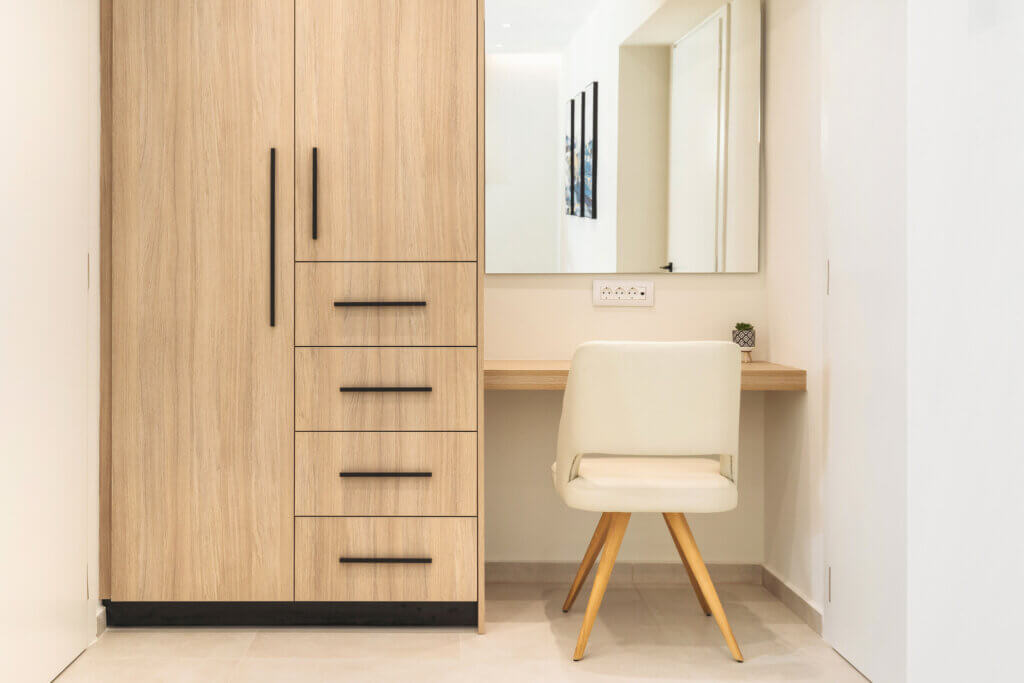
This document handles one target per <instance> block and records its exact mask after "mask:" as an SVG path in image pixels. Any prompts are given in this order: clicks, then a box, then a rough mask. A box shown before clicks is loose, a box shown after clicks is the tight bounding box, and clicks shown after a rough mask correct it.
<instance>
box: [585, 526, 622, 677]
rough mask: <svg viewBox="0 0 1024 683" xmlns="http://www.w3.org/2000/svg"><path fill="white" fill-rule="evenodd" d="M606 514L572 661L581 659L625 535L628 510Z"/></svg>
mask: <svg viewBox="0 0 1024 683" xmlns="http://www.w3.org/2000/svg"><path fill="white" fill-rule="evenodd" d="M607 514H608V515H609V517H610V521H609V524H608V533H607V535H606V537H605V540H604V550H602V551H601V562H600V564H598V565H597V575H596V576H595V577H594V587H593V588H591V589H590V600H588V601H587V611H586V614H584V615H583V625H582V626H580V637H579V638H578V639H577V640H576V651H575V652H574V653H573V655H572V658H573V661H579V660H581V659H583V652H584V651H585V650H586V649H587V640H588V639H589V638H590V631H591V629H593V628H594V621H595V620H596V619H597V611H598V610H599V609H601V600H603V599H604V591H605V589H607V588H608V579H610V578H611V576H612V567H614V566H615V557H616V556H617V555H618V554H619V547H620V546H621V545H622V537H623V536H625V535H626V526H628V525H629V517H630V514H629V513H628V512H611V513H607Z"/></svg>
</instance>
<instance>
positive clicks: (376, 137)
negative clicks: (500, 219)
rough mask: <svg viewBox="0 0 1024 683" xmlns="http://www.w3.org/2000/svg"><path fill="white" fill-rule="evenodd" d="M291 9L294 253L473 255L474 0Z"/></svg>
mask: <svg viewBox="0 0 1024 683" xmlns="http://www.w3.org/2000/svg"><path fill="white" fill-rule="evenodd" d="M295 9H296V11H295V20H296V33H295V35H296V60H295V66H296V71H295V73H296V83H295V86H296V87H295V98H296V99H295V112H296V164H297V167H296V190H297V200H296V201H297V206H296V254H297V258H298V259H299V260H311V261H312V260H328V261H329V260H336V261H360V260H362V261H373V260H383V261H425V260H465V261H472V260H474V259H476V253H477V229H476V227H477V223H476V217H477V175H476V174H477V119H476V116H477V111H476V107H477V71H476V70H477V56H476V55H477V30H476V27H477V0H296V7H295ZM314 149H315V150H316V153H315V157H314Z"/></svg>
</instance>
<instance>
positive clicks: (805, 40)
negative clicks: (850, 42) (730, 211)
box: [763, 0, 825, 610]
mask: <svg viewBox="0 0 1024 683" xmlns="http://www.w3.org/2000/svg"><path fill="white" fill-rule="evenodd" d="M817 4H818V3H817V0H769V1H768V3H767V7H766V17H765V19H766V38H765V43H766V54H765V109H764V117H765V145H764V167H765V181H764V196H763V204H764V205H763V211H764V223H765V240H764V244H765V252H766V253H765V261H766V264H765V282H766V297H765V298H766V310H765V315H766V317H767V318H768V319H769V320H770V335H768V339H767V340H766V341H767V342H768V346H769V348H768V349H766V350H767V351H768V352H769V353H770V356H771V359H772V360H773V361H776V362H779V363H785V364H787V365H794V366H797V367H802V368H805V369H806V370H807V393H806V394H801V395H785V396H774V397H772V399H771V400H769V401H767V403H766V405H765V519H764V525H765V566H766V567H767V568H768V569H769V570H770V571H772V573H774V574H775V575H776V576H778V577H779V578H780V579H782V580H783V581H784V582H785V583H786V584H787V585H789V587H790V588H792V589H793V590H795V591H796V592H797V593H798V594H800V595H802V596H803V597H804V598H805V599H806V600H808V601H809V602H810V603H811V604H812V605H814V606H815V607H816V608H817V609H819V610H821V609H822V607H823V597H824V560H823V552H824V549H823V519H822V517H823V512H822V476H823V460H824V458H823V448H824V441H823V429H822V419H823V418H822V410H823V392H824V387H823V385H822V331H823V301H824V290H825V252H824V238H823V230H822V215H821V212H822V207H821V205H820V197H821V191H822V188H821V179H820V177H821V159H820V142H821V140H820V137H821V124H820V118H819V117H820V106H819V98H820V90H821V88H820V68H821V64H820V57H819V44H818V35H819V28H818V22H819V11H818V9H817Z"/></svg>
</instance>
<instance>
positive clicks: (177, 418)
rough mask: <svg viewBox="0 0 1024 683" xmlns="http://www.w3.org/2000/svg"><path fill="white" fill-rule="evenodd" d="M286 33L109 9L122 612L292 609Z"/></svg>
mask: <svg viewBox="0 0 1024 683" xmlns="http://www.w3.org/2000/svg"><path fill="white" fill-rule="evenodd" d="M292 20H293V13H292V10H291V6H290V4H289V3H286V2H256V3H248V2H236V1H235V0H208V1H205V2H202V3H184V2H177V1H174V2H172V1H169V0H164V1H160V2H117V3H115V4H114V7H113V34H114V35H115V36H116V40H115V42H114V43H113V52H112V57H113V93H112V122H111V125H112V127H113V131H114V136H113V140H112V159H111V164H112V174H113V180H112V187H113V188H115V189H114V191H113V195H112V202H113V204H112V207H111V212H112V217H111V220H112V231H111V239H112V245H111V246H112V250H111V253H112V265H111V273H112V284H111V292H112V319H111V320H112V328H111V352H112V362H111V368H112V376H111V380H112V384H111V388H112V391H111V396H112V405H111V409H112V423H111V424H112V428H113V430H112V461H111V464H112V471H111V481H112V484H111V487H110V490H111V495H112V500H111V505H112V510H111V517H110V519H111V521H112V536H111V543H112V552H111V567H112V588H111V597H112V598H113V599H114V600H123V601H135V600H146V601H149V600H156V601H163V600H186V601H200V600H225V601H244V600H290V599H292V529H293V524H292V519H291V500H292V469H293V464H292V441H293V434H292V432H293V425H292V412H293V411H292V386H293V382H292V364H293V360H292V338H293V335H292V318H293V308H292V306H293V298H292V281H293V276H292V260H293V256H292V248H293V234H292V214H293V211H292V197H293V193H292V187H293V185H292V181H291V178H292V149H293V147H292V139H293V116H292V114H293V108H292V104H291V93H292V79H293V70H292V59H293V47H294V46H293V35H294V32H293V28H292ZM272 147H276V148H277V184H276V189H277V197H276V200H277V239H276V246H277V255H276V271H275V272H276V280H277V295H276V301H277V321H276V322H277V325H276V327H271V326H270V321H269V310H270V285H269V271H270V268H269V266H270V263H271V256H270V253H271V247H270V228H269V226H270V217H271V214H270V149H271V148H272Z"/></svg>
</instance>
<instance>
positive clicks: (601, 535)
mask: <svg viewBox="0 0 1024 683" xmlns="http://www.w3.org/2000/svg"><path fill="white" fill-rule="evenodd" d="M611 521H612V515H611V513H610V512H604V513H602V514H601V519H599V520H598V521H597V528H595V529H594V536H593V537H592V538H591V539H590V545H588V546H587V552H585V553H584V554H583V561H582V562H580V568H579V569H577V570H576V578H575V579H573V580H572V586H570V587H569V595H568V597H566V598H565V604H563V605H562V611H563V612H568V611H569V610H570V609H571V608H572V603H574V602H576V596H577V595H578V594H579V592H580V588H582V587H583V583H584V582H585V581H586V580H587V575H588V574H590V569H591V568H592V567H593V566H594V561H595V560H597V556H598V554H599V553H600V552H601V548H602V547H603V546H604V539H605V536H607V535H608V524H609V523H610V522H611Z"/></svg>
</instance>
